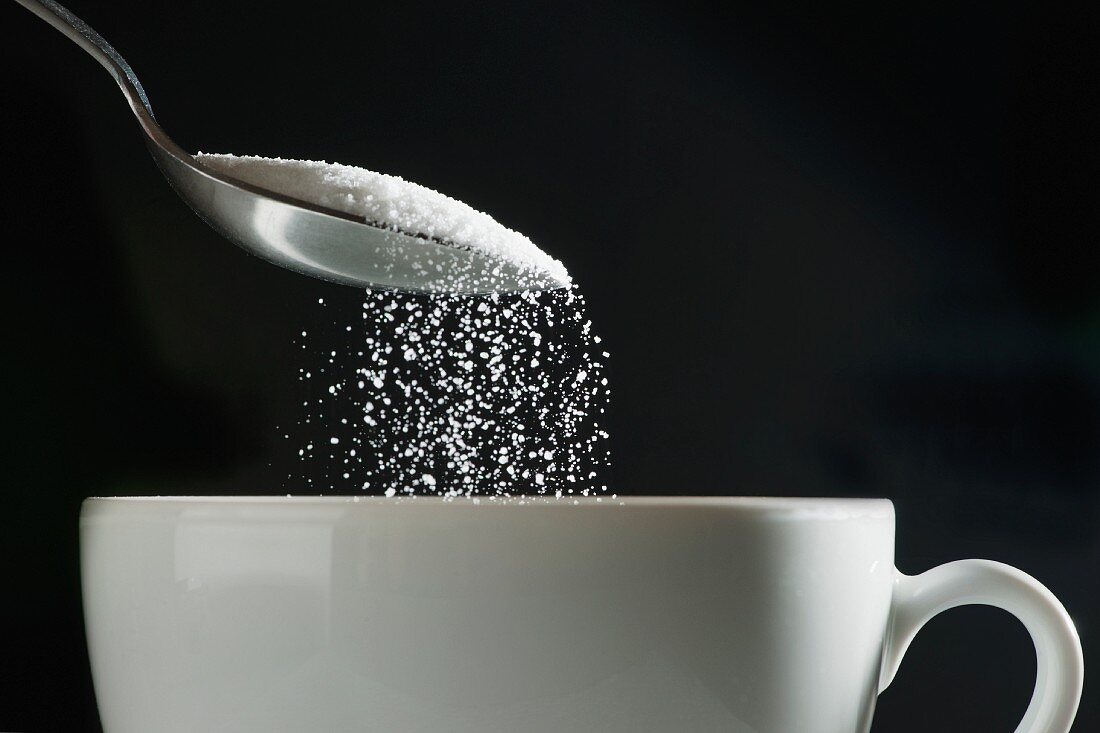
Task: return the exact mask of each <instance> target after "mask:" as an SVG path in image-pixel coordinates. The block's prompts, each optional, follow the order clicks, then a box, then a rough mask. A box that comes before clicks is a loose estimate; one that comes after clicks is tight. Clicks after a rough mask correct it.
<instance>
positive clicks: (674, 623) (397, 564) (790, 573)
mask: <svg viewBox="0 0 1100 733" xmlns="http://www.w3.org/2000/svg"><path fill="white" fill-rule="evenodd" d="M893 538H894V523H893V508H892V506H891V505H890V503H889V502H887V501H882V500H809V499H807V500H790V499H755V498H745V499H722V498H703V499H630V500H626V501H625V502H623V503H622V504H621V505H620V504H619V503H617V502H611V501H609V500H605V501H604V502H603V503H596V502H594V501H585V502H582V503H581V504H580V505H578V506H574V505H571V504H563V503H552V502H551V503H548V502H537V503H534V504H529V505H524V506H520V505H517V504H516V503H514V502H513V503H509V504H503V505H501V504H495V503H490V502H484V501H483V502H482V503H481V504H480V505H475V504H473V503H472V502H469V501H456V502H442V501H435V500H420V499H418V500H415V501H409V500H384V499H373V500H367V499H364V500H361V501H358V502H355V501H353V500H351V499H343V498H327V499H300V498H296V499H280V498H264V499H249V500H235V499H203V498H193V499H188V498H177V499H171V498H168V499H90V500H88V501H87V502H86V503H85V505H84V510H83V514H82V517H81V542H82V563H83V576H84V594H85V614H86V620H87V625H88V641H89V648H90V652H91V658H92V668H93V675H94V678H95V685H96V695H97V699H98V701H99V706H100V713H101V716H102V719H103V723H104V727H105V729H106V731H107V733H168V732H169V731H171V732H173V733H176V732H179V733H184V732H186V733H195V731H203V732H204V733H213V732H215V731H233V732H237V733H245V732H248V733H252V732H256V733H259V732H260V731H263V732H264V733H278V732H283V731H286V732H289V731H296V732H299V731H316V732H319V733H320V732H325V731H329V732H333V733H335V732H337V731H340V732H343V731H358V732H371V731H379V732H382V731H385V732H386V733H444V732H446V733H592V731H602V732H605V733H620V732H621V733H674V732H676V733H678V732H680V731H692V732H694V733H702V732H704V731H714V732H716V733H717V732H718V731H721V732H722V733H863V732H864V731H866V730H867V729H868V728H869V726H870V720H871V714H872V710H873V707H874V698H875V695H876V693H877V691H878V687H879V683H880V677H882V679H883V680H887V679H888V677H889V675H888V674H886V675H885V676H883V675H882V674H880V671H883V672H885V671H886V670H884V668H883V648H884V646H883V641H884V639H885V638H887V636H888V634H889V636H890V639H891V644H890V648H889V652H888V655H887V656H888V661H889V664H888V665H887V667H892V666H893V664H894V663H895V661H896V658H898V657H900V654H901V653H902V652H903V651H904V647H905V646H906V645H907V643H908V639H909V638H911V635H912V633H915V630H916V629H917V628H919V626H920V624H921V623H923V621H924V620H926V618H925V617H926V616H929V615H930V614H931V613H932V612H934V611H935V610H937V609H939V608H940V607H941V606H942V605H943V603H954V602H956V601H957V599H958V598H960V597H961V596H960V594H959V588H958V587H956V585H953V584H952V583H943V582H941V579H940V578H937V577H932V578H928V579H926V580H927V582H926V583H925V584H924V586H921V587H918V586H915V585H907V582H908V579H898V578H896V576H895V571H894V568H893ZM945 567H950V566H945ZM1015 572H1018V571H1015ZM1020 575H1022V574H1020ZM921 577H923V576H921ZM1032 582H1033V581H1032ZM924 587H927V588H931V589H937V588H938V589H941V590H940V591H939V592H938V593H937V594H936V597H937V598H938V601H937V602H936V603H934V604H932V605H928V604H922V603H921V602H920V601H917V600H914V599H916V598H927V597H929V595H928V594H929V593H930V592H932V591H927V590H923V589H922V588H924ZM913 589H916V590H915V592H914V593H912V594H909V593H908V591H909V590H913ZM990 593H991V594H992V595H989V594H986V595H983V596H982V597H983V599H985V601H988V600H989V598H994V600H996V598H999V597H998V596H996V588H994V589H993V590H992V591H990ZM910 595H912V597H910ZM987 596H988V597H987ZM995 597H996V598H995ZM1020 597H1021V598H1029V597H1030V596H1029V595H1028V591H1027V590H1026V589H1024V590H1021V591H1020ZM952 599H954V600H952ZM962 602H972V601H968V600H963V601H962ZM1027 603H1028V602H1027V601H1025V602H1024V605H1026V604H1027ZM1054 603H1055V604H1056V602H1054ZM895 604H896V606H895ZM1005 604H1006V605H1011V604H1008V603H1007V602H1005ZM895 607H896V608H898V609H903V610H901V611H899V612H897V613H892V609H893V608H895ZM1058 608H1060V606H1059V607H1058ZM1009 610H1014V609H1013V608H1009ZM1015 610H1019V609H1015ZM1024 615H1027V614H1026V613H1025V614H1024ZM1036 618H1038V620H1037V621H1035V622H1034V623H1032V624H1029V628H1030V627H1032V626H1035V628H1039V629H1040V630H1045V629H1047V626H1048V622H1049V620H1050V619H1048V618H1046V617H1043V616H1042V614H1039V615H1038V616H1037V617H1036ZM891 619H893V621H892V622H891ZM1025 623H1028V619H1025ZM1070 628H1072V627H1070ZM1033 633H1036V632H1035V631H1034V629H1033ZM1043 633H1045V632H1043ZM1040 636H1042V633H1040ZM1037 638H1038V637H1037ZM1062 641H1065V640H1064V639H1062ZM1040 643H1041V644H1046V645H1047V646H1050V645H1051V644H1053V645H1054V646H1058V644H1059V642H1057V641H1055V642H1049V643H1048V642H1046V641H1041V642H1040ZM1063 651H1064V650H1063ZM1052 658H1053V659H1054V660H1055V662H1054V664H1055V666H1056V667H1058V669H1059V670H1061V667H1060V666H1059V665H1062V664H1064V663H1066V660H1067V658H1066V657H1065V656H1064V655H1062V656H1059V654H1055V655H1054V656H1053V657H1052ZM1040 668H1041V669H1043V668H1044V667H1042V666H1041V667H1040ZM891 673H892V671H891ZM1068 679H1069V678H1068V677H1066V676H1064V675H1063V676H1058V675H1054V676H1053V677H1049V676H1048V679H1047V681H1046V682H1045V683H1044V682H1042V681H1041V684H1040V687H1043V686H1044V685H1045V687H1046V688H1047V692H1046V693H1045V695H1046V696H1045V697H1043V695H1040V697H1041V698H1043V699H1048V700H1054V701H1055V702H1054V703H1042V704H1040V705H1039V707H1041V708H1043V709H1044V710H1045V709H1046V708H1048V707H1049V708H1050V709H1051V710H1054V711H1055V714H1052V715H1053V717H1051V715H1047V714H1046V713H1042V714H1041V715H1040V714H1038V713H1037V715H1039V717H1038V718H1035V720H1033V723H1035V724H1036V725H1039V726H1042V725H1046V726H1047V727H1032V728H1021V732H1023V731H1027V733H1040V732H1041V733H1055V732H1056V731H1060V732H1061V733H1064V731H1065V730H1066V728H1065V727H1062V728H1058V727H1051V726H1057V725H1059V724H1060V723H1059V721H1064V720H1065V719H1066V718H1065V715H1066V711H1067V710H1069V708H1068V707H1067V705H1068V702H1067V701H1068V699H1069V698H1068V697H1067V696H1066V695H1065V694H1062V696H1061V698H1059V690H1065V689H1067V688H1066V682H1067V680H1068ZM1078 694H1079V687H1078ZM1033 707H1035V706H1033ZM1029 715H1032V713H1030V712H1029ZM1044 715H1045V716H1046V717H1043V716H1044ZM1069 716H1070V717H1072V710H1069ZM1033 717H1034V716H1033Z"/></svg>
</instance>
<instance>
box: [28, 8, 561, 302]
mask: <svg viewBox="0 0 1100 733" xmlns="http://www.w3.org/2000/svg"><path fill="white" fill-rule="evenodd" d="M17 2H19V3H20V4H21V5H23V6H24V7H25V8H27V9H28V10H30V11H31V12H32V13H34V14H35V15H37V16H38V17H40V18H42V19H43V20H45V21H46V22H47V23H49V24H50V25H51V26H53V27H54V28H56V29H57V30H59V31H61V32H62V33H64V34H65V35H66V36H67V37H68V38H69V39H71V40H72V41H73V42H74V43H76V44H77V45H78V46H80V47H81V48H83V49H84V50H85V51H87V52H88V54H90V55H91V56H92V57H93V58H95V59H96V60H97V61H98V62H99V63H100V64H101V65H102V66H103V67H104V68H105V69H107V71H108V72H109V73H110V74H111V76H112V77H114V79H115V81H116V82H117V83H118V86H119V88H120V89H121V90H122V93H123V94H124V95H125V96H126V99H127V101H128V102H129V103H130V109H131V110H132V111H133V113H134V116H135V117H137V120H138V123H139V124H140V126H141V129H142V132H143V133H144V137H145V143H146V146H147V147H148V148H149V152H150V153H151V154H152V156H153V160H155V161H156V163H157V165H158V166H159V167H160V170H161V172H162V173H164V176H165V178H167V179H168V182H169V183H170V184H171V185H172V188H173V189H175V191H176V193H178V194H179V196H180V198H182V199H183V200H184V201H185V202H186V203H187V205H188V206H190V207H191V209H192V210H193V211H194V212H195V213H196V214H198V216H199V217H200V218H201V219H202V220H203V221H205V222H206V223H207V224H209V225H210V226H211V227H213V228H214V229H215V230H216V231H217V232H218V233H220V234H221V235H222V236H224V237H225V238H226V239H228V240H229V241H231V242H233V243H234V244H236V245H238V246H240V247H241V248H242V249H244V250H246V251H248V252H251V253H252V254H254V255H256V256H258V257H261V258H263V259H265V260H267V261H269V262H272V263H274V264H276V265H279V266H281V267H285V268H287V269H289V270H293V271H295V272H299V273H302V274H305V275H311V276H313V277H317V278H320V279H322V280H329V281H332V282H338V283H342V284H345V285H352V286H356V287H364V288H386V289H394V290H408V291H416V292H450V293H493V292H516V291H523V290H549V289H555V288H561V287H564V286H565V285H566V283H563V282H559V281H558V280H556V279H555V278H554V277H553V276H551V275H550V274H548V273H543V272H541V271H538V270H534V269H532V268H530V267H525V266H523V265H520V264H516V263H513V262H510V261H508V260H505V259H502V258H496V257H492V256H489V255H486V254H482V253H480V252H476V251H473V250H471V249H469V248H466V247H462V246H459V245H457V244H455V243H453V242H448V241H444V240H441V239H438V238H435V237H431V236H428V235H426V234H423V233H420V232H407V231H401V230H398V229H393V228H388V227H386V226H379V225H376V224H373V223H369V222H367V221H366V220H365V219H362V218H358V217H356V216H353V215H351V214H348V213H345V212H342V211H337V210H335V209H329V208H326V207H323V206H318V205H316V204H313V203H311V202H308V201H302V200H300V199H296V198H292V197H289V196H284V195H282V194H280V193H277V192H275V191H271V190H268V189H265V188H261V187H259V186H255V185H251V184H248V183H245V182H244V181H239V180H236V179H234V178H232V177H230V176H226V175H224V174H222V173H219V172H215V171H212V170H210V169H208V168H206V167H205V166H203V164H202V163H201V162H200V161H198V160H197V159H196V158H195V157H194V156H192V155H191V154H189V153H187V152H186V151H184V150H183V149H182V148H181V147H179V146H178V145H176V143H175V142H173V141H172V139H171V138H170V137H168V135H167V134H165V132H164V130H162V129H161V127H160V125H158V124H157V121H156V119H155V118H154V116H153V109H152V107H151V106H150V104H149V99H148V97H147V96H146V94H145V90H144V89H143V88H142V86H141V82H139V81H138V79H137V76H135V74H134V71H133V69H131V68H130V65H129V64H128V63H126V60H125V59H123V58H122V56H120V55H119V53H118V52H117V51H115V49H114V48H113V47H112V46H111V44H109V43H107V41H106V40H105V39H104V38H103V37H102V36H100V35H99V34H98V33H96V32H95V30H93V29H92V28H91V27H90V26H89V25H88V24H87V23H85V22H84V21H83V20H81V19H80V18H78V17H76V16H75V15H73V14H72V13H71V12H70V11H69V10H68V9H66V8H65V7H63V6H61V5H59V4H58V3H56V2H53V0H17ZM441 273H458V276H457V277H447V278H443V277H441Z"/></svg>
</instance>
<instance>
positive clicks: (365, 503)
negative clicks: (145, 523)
mask: <svg viewBox="0 0 1100 733" xmlns="http://www.w3.org/2000/svg"><path fill="white" fill-rule="evenodd" d="M169 504H176V505H183V506H192V507H194V506H207V507H214V506H219V507H233V506H237V507H257V506H262V507H279V506H332V505H347V506H349V507H355V506H362V507H374V508H381V507H386V508H397V507H404V508H412V507H417V506H420V507H441V506H450V507H456V508H458V507H476V508H479V509H483V508H512V507H517V508H519V507H522V508H538V507H545V508H562V509H567V508H568V509H573V508H579V507H609V508H628V509H629V508H639V509H641V508H651V509H661V510H670V511H672V510H677V509H716V510H722V511H730V512H738V513H749V514H760V513H763V514H782V515H794V516H834V517H853V518H855V517H885V518H893V516H894V505H893V502H891V501H890V500H889V499H884V498H827V497H786V496H703V495H699V496H620V495H601V496H587V497H586V496H576V497H574V496H569V495H566V496H564V497H562V498H560V499H558V498H556V497H554V496H542V495H534V496H511V497H495V496H484V497H466V496H458V497H440V496H417V495H412V496H409V495H406V496H394V497H384V496H355V495H314V496H302V495H290V494H287V495H281V496H280V495H253V496H229V495H221V496H200V495H196V496H183V495H173V496H92V497H88V498H87V499H85V500H84V508H85V509H88V508H90V507H91V506H96V505H98V506H100V507H102V508H106V507H108V506H111V505H115V506H118V505H126V506H141V505H146V506H148V505H169Z"/></svg>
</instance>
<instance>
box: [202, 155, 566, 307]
mask: <svg viewBox="0 0 1100 733" xmlns="http://www.w3.org/2000/svg"><path fill="white" fill-rule="evenodd" d="M195 157H196V158H198V159H199V160H200V161H201V162H202V164H203V165H204V166H206V167H208V168H210V169H212V170H213V171H215V172H218V173H222V174H224V175H226V176H229V177H231V178H235V179H237V180H240V181H243V182H245V183H248V184H251V185H254V186H259V187H262V188H266V189H268V190H271V191H274V192H276V193H280V194H283V195H284V196H290V197H292V198H296V199H300V200H302V201H306V202H308V203H312V204H315V205H317V206H322V207H325V208H328V209H335V210H337V211H340V212H343V213H345V214H351V215H353V216H357V217H362V218H363V219H364V220H365V221H366V222H368V223H371V224H374V225H377V226H381V227H384V228H388V229H393V230H395V231H400V232H403V233H405V234H411V235H421V236H424V237H427V238H429V239H432V240H435V241H439V242H443V243H446V244H451V245H456V246H458V247H461V248H464V249H468V250H471V251H473V252H477V253H480V254H483V255H486V256H487V257H489V258H491V259H499V260H504V261H506V262H509V263H511V264H513V265H516V266H517V267H519V268H521V269H524V270H528V271H531V272H534V273H542V274H545V275H549V276H550V277H552V278H553V279H554V280H556V281H558V282H560V283H561V284H562V285H568V284H569V283H570V282H571V279H570V277H569V273H568V272H567V271H566V269H565V266H564V265H563V264H562V263H561V262H559V261H558V260H556V259H554V258H553V257H551V256H550V255H548V254H546V253H545V252H543V251H542V250H541V249H539V248H538V247H537V246H536V245H535V244H534V243H533V242H532V241H531V240H530V239H528V238H527V237H525V236H524V235H522V234H520V233H519V232H516V231H513V230H511V229H509V228H507V227H505V226H504V225H502V224H500V223H498V222H497V221H496V220H495V219H493V218H492V217H491V216H489V215H488V214H485V213H482V212H480V211H478V210H476V209H474V208H473V207H471V206H469V205H468V204H464V203H462V202H461V201H457V200H455V199H453V198H450V197H449V196H445V195H443V194H441V193H439V192H438V191H433V190H432V189H430V188H427V187H425V186H421V185H419V184H416V183H412V182H410V181H406V180H404V179H403V178H399V177H397V176H391V175H387V174H385V173H375V172H374V171H369V170H366V169H364V168H357V167H355V166H350V165H340V164H338V163H325V162H323V161H312V160H286V159H283V158H262V157H258V156H253V155H244V156H236V155H223V154H210V153H201V152H200V153H198V154H197V155H196V156H195ZM447 276H448V273H440V277H441V278H442V279H444V280H445V279H446V277H447Z"/></svg>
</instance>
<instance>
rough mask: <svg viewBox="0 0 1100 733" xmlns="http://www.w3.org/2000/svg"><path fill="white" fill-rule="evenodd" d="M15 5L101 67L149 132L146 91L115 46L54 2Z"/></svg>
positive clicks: (42, 0) (41, 0)
mask: <svg viewBox="0 0 1100 733" xmlns="http://www.w3.org/2000/svg"><path fill="white" fill-rule="evenodd" d="M16 2H18V3H19V4H20V5H22V6H23V7H25V8H26V9H27V10H29V11H31V12H32V13H34V14H35V15H37V16H38V17H39V18H41V19H42V20H44V21H46V22H47V23H49V24H50V25H52V26H53V27H54V28H56V29H57V30H59V31H61V32H62V33H64V34H65V35H66V36H68V37H69V39H70V40H72V41H73V42H74V43H75V44H76V45H78V46H80V47H81V48H83V49H84V50H85V51H87V52H88V53H89V54H91V56H92V58H94V59H95V60H96V61H98V62H99V63H100V64H102V65H103V68H105V69H107V71H108V72H110V74H111V76H113V77H114V79H115V81H116V82H118V86H119V87H120V88H121V89H122V93H123V94H125V95H126V100H127V101H128V102H129V103H130V107H131V109H133V110H134V114H135V115H137V117H138V120H139V121H140V122H141V124H142V125H143V126H144V127H146V128H148V124H147V123H148V122H153V120H154V118H153V108H152V107H151V106H150V105H149V98H148V97H146V96H145V90H144V89H143V88H142V86H141V82H140V81H138V78H137V76H136V75H135V74H134V70H133V69H131V68H130V64H128V63H126V59H124V58H122V56H120V55H119V53H118V51H116V50H115V49H114V46H112V45H111V44H109V43H107V40H106V39H105V38H104V37H103V36H101V35H99V34H98V33H96V32H95V30H93V29H92V27H91V26H89V25H88V24H87V23H85V22H84V21H83V20H81V19H80V18H78V17H76V16H75V15H73V14H72V13H71V12H70V11H69V9H68V8H65V7H64V6H62V5H59V4H58V3H55V2H54V1H53V0H16ZM153 124H154V125H155V124H156V123H155V122H154V123H153Z"/></svg>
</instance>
